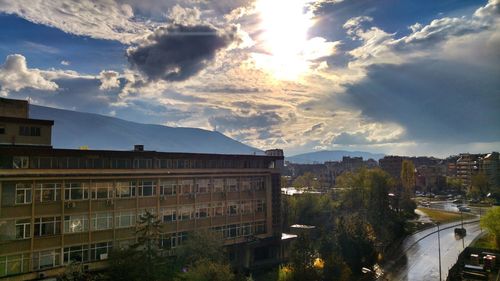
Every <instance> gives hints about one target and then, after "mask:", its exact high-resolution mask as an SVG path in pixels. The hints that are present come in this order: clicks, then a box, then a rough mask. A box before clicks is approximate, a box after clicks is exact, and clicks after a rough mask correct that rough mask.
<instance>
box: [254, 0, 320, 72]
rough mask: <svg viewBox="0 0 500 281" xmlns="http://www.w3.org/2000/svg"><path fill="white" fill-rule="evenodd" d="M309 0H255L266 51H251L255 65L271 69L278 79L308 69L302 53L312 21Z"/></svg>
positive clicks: (263, 45) (261, 37) (262, 44)
mask: <svg viewBox="0 0 500 281" xmlns="http://www.w3.org/2000/svg"><path fill="white" fill-rule="evenodd" d="M309 2H310V1H309V0H258V2H257V4H256V8H257V12H258V13H259V16H260V27H261V30H262V33H261V34H260V36H259V38H258V41H259V42H261V46H262V48H263V49H264V51H265V53H254V54H253V57H254V59H255V62H256V64H257V66H259V67H261V68H263V69H266V70H267V71H269V72H271V73H272V74H273V75H274V76H275V77H276V78H277V79H283V80H295V79H297V78H299V77H300V76H301V75H302V74H304V73H305V72H307V71H308V69H309V63H308V61H307V58H306V56H305V54H304V51H305V50H306V49H307V44H308V38H307V32H308V31H309V28H311V27H312V26H313V25H314V19H313V14H312V12H311V11H308V10H307V3H309Z"/></svg>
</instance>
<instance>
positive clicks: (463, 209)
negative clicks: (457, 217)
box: [458, 206, 470, 212]
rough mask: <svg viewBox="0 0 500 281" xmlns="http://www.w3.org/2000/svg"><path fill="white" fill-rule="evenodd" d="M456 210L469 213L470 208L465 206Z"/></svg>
mask: <svg viewBox="0 0 500 281" xmlns="http://www.w3.org/2000/svg"><path fill="white" fill-rule="evenodd" d="M458 210H459V211H460V212H470V208H469V207H465V206H460V207H458Z"/></svg>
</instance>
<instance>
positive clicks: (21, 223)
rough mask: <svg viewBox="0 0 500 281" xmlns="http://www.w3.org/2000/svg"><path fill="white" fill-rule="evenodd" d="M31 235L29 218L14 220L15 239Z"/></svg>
mask: <svg viewBox="0 0 500 281" xmlns="http://www.w3.org/2000/svg"><path fill="white" fill-rule="evenodd" d="M30 236H31V221H30V219H22V220H16V239H26V238H30Z"/></svg>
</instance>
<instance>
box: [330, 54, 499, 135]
mask: <svg viewBox="0 0 500 281" xmlns="http://www.w3.org/2000/svg"><path fill="white" fill-rule="evenodd" d="M490 59H495V58H490ZM499 63H500V62H498V61H497V62H496V63H493V65H494V66H493V67H486V66H485V65H487V63H480V62H477V64H473V63H463V62H457V61H454V62H451V61H443V60H430V59H421V60H418V61H415V62H413V63H407V64H403V65H373V66H371V67H369V68H368V70H367V77H366V78H365V79H363V80H362V81H361V82H359V83H356V84H354V85H348V86H347V90H346V94H345V95H342V96H341V97H340V99H341V101H343V102H345V103H346V104H347V105H349V106H351V107H354V108H358V109H361V111H362V114H363V115H364V116H365V117H367V118H368V119H370V120H373V121H378V122H393V123H397V124H400V125H401V126H403V127H404V128H405V129H406V135H405V136H404V137H405V138H406V139H408V140H414V141H427V142H435V143H443V142H448V143H466V142H493V141H498V140H500V130H498V124H500V110H499V108H500V92H499V89H500V80H499V79H498V75H499V73H500V68H499V67H498V65H500V64H499ZM337 141H338V140H337Z"/></svg>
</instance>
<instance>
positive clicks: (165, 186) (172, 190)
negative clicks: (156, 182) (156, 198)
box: [160, 180, 177, 196]
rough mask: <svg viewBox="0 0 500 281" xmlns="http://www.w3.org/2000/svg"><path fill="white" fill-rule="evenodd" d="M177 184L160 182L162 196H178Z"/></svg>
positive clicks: (165, 181)
mask: <svg viewBox="0 0 500 281" xmlns="http://www.w3.org/2000/svg"><path fill="white" fill-rule="evenodd" d="M176 189H177V183H176V181H175V180H163V181H160V195H163V196H175V194H177V190H176Z"/></svg>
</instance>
